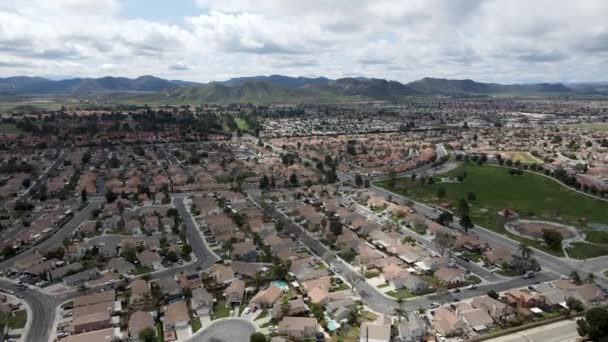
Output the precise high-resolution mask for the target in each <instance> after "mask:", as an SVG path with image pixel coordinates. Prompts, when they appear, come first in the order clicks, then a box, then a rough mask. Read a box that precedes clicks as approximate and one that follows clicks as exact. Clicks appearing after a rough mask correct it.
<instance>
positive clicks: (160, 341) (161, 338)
mask: <svg viewBox="0 0 608 342" xmlns="http://www.w3.org/2000/svg"><path fill="white" fill-rule="evenodd" d="M156 342H165V335H163V324H162V323H158V324H157V325H156Z"/></svg>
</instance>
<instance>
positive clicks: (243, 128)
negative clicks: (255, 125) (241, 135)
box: [234, 118, 249, 131]
mask: <svg viewBox="0 0 608 342" xmlns="http://www.w3.org/2000/svg"><path fill="white" fill-rule="evenodd" d="M234 122H235V123H236V127H238V128H239V129H240V130H241V131H246V130H248V129H249V123H248V122H247V121H245V120H244V119H241V118H234Z"/></svg>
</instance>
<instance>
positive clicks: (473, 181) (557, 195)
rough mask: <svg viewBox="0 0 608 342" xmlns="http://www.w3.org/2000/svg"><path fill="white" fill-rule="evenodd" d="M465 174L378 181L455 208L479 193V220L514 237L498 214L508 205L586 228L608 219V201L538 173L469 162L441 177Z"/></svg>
mask: <svg viewBox="0 0 608 342" xmlns="http://www.w3.org/2000/svg"><path fill="white" fill-rule="evenodd" d="M465 174H466V176H465V178H464V180H463V181H462V182H452V183H441V178H439V177H436V178H435V179H434V183H433V184H424V185H423V184H421V182H420V181H419V179H417V180H416V181H413V182H412V180H411V178H409V177H408V178H402V179H398V180H397V182H396V186H395V188H393V189H391V188H390V187H389V186H388V184H389V181H382V182H378V183H377V185H379V186H381V187H384V188H386V189H388V190H391V191H394V192H397V193H399V194H402V195H404V196H407V197H409V198H412V199H414V200H417V201H419V202H425V203H431V204H435V205H439V204H440V203H445V202H447V203H450V204H451V205H452V207H453V208H454V209H456V208H457V206H458V201H459V200H460V199H461V198H465V199H466V198H467V196H468V194H469V193H474V194H475V197H476V200H474V201H469V204H470V207H471V218H472V219H473V222H474V223H475V224H478V225H480V226H483V227H486V228H488V229H492V230H494V231H496V232H500V233H502V234H507V235H509V236H512V237H514V235H511V234H510V233H508V232H507V231H506V230H505V228H504V224H505V222H506V220H505V218H504V217H502V216H501V215H498V212H499V211H501V210H503V209H505V208H510V209H511V210H513V211H515V212H516V213H517V214H519V215H520V217H522V218H527V219H542V220H547V221H554V222H560V223H564V224H569V225H573V226H576V227H579V228H584V226H585V225H586V222H589V223H593V222H597V223H601V222H608V202H606V201H601V200H598V199H594V198H591V197H589V196H585V195H582V194H579V193H576V192H574V191H572V190H570V189H568V188H566V187H564V186H562V185H560V184H558V183H556V182H555V181H553V180H551V179H549V178H547V177H543V176H540V175H536V174H533V173H529V172H524V173H523V175H521V176H517V175H510V174H509V173H508V170H507V169H506V168H501V167H494V166H487V165H485V166H477V165H473V164H464V165H461V166H459V167H458V168H457V169H455V170H453V171H450V172H449V173H447V174H444V175H441V177H454V178H455V177H458V176H463V175H465ZM439 188H443V189H445V197H443V198H439V197H438V192H439V191H438V190H439ZM598 234H599V233H598ZM603 234H608V233H603ZM603 234H602V235H603ZM595 238H596V239H597V237H595ZM528 241H531V240H528ZM530 244H531V245H538V243H533V242H530ZM537 247H540V246H537Z"/></svg>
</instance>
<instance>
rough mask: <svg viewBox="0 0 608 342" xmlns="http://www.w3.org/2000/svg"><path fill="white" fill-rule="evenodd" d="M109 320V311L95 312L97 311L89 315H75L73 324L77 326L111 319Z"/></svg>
mask: <svg viewBox="0 0 608 342" xmlns="http://www.w3.org/2000/svg"><path fill="white" fill-rule="evenodd" d="M109 320H110V312H109V311H102V312H95V313H92V314H89V315H82V316H76V317H74V320H73V321H72V326H73V327H76V326H79V325H82V324H88V323H95V322H104V321H109Z"/></svg>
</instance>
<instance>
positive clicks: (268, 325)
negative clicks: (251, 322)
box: [260, 320, 274, 328]
mask: <svg viewBox="0 0 608 342" xmlns="http://www.w3.org/2000/svg"><path fill="white" fill-rule="evenodd" d="M273 325H274V324H273V322H272V320H270V321H268V322H266V323H264V324H261V325H260V328H268V327H270V326H273Z"/></svg>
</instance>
